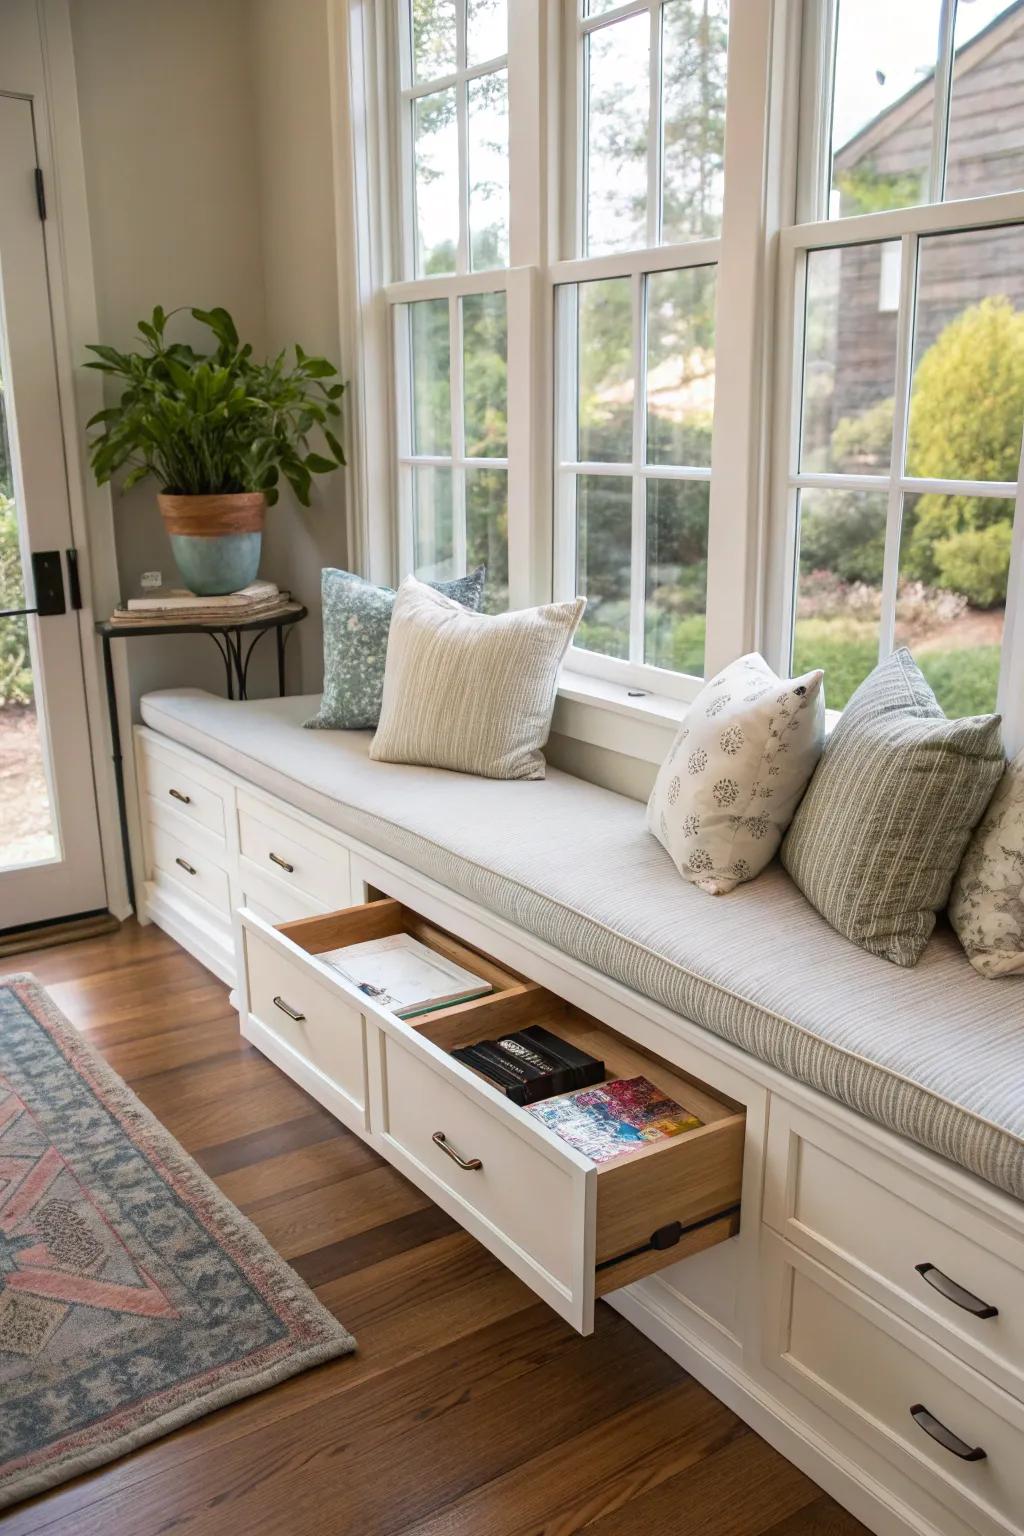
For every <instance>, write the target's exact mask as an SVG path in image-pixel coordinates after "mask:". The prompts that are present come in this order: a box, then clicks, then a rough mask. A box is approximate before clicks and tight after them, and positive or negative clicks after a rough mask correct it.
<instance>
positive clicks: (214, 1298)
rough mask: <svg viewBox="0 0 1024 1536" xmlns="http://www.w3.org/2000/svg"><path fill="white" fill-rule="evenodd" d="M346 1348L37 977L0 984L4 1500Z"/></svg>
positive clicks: (346, 1339) (340, 1333) (330, 1321)
mask: <svg viewBox="0 0 1024 1536" xmlns="http://www.w3.org/2000/svg"><path fill="white" fill-rule="evenodd" d="M354 1348H355V1341H354V1340H353V1338H352V1336H351V1335H350V1334H349V1333H348V1332H347V1331H346V1330H345V1329H344V1328H343V1327H342V1326H341V1324H340V1323H338V1322H337V1321H336V1320H335V1319H334V1318H333V1317H332V1316H331V1314H330V1313H329V1312H328V1311H327V1310H326V1309H325V1308H324V1307H322V1306H321V1305H320V1303H319V1302H318V1301H317V1300H316V1298H315V1297H314V1295H313V1294H312V1292H311V1291H310V1290H309V1289H308V1288H307V1287H306V1286H305V1285H304V1284H303V1282H302V1281H301V1280H300V1279H299V1278H298V1276H297V1275H296V1274H295V1273H294V1271H293V1270H291V1269H290V1268H289V1267H288V1265H287V1264H286V1263H285V1262H284V1260H283V1259H282V1258H280V1257H279V1256H278V1254H276V1253H275V1252H274V1250H273V1249H272V1248H271V1247H270V1245H269V1244H268V1243H267V1241H266V1239H265V1238H264V1237H263V1236H262V1235H261V1233H260V1232H258V1231H257V1229H256V1228H255V1227H254V1226H253V1225H252V1224H251V1223H250V1222H249V1221H248V1220H246V1218H245V1217H244V1216H242V1215H241V1213H240V1212H239V1211H238V1210H236V1208H235V1207H234V1206H233V1205H232V1204H231V1203H230V1201H228V1200H226V1199H225V1198H224V1196H223V1195H222V1194H221V1193H220V1192H219V1190H218V1189H217V1187H216V1185H215V1184H213V1183H212V1182H211V1180H210V1179H208V1178H207V1177H206V1175H205V1174H204V1173H203V1172H202V1170H201V1169H200V1168H199V1167H198V1166H197V1164H196V1163H195V1162H194V1161H193V1159H192V1158H190V1157H189V1156H188V1155H187V1154H186V1153H185V1152H184V1151H183V1150H182V1148H181V1147H180V1146H179V1145H178V1143H177V1142H176V1141H175V1140H174V1138H173V1137H172V1136H171V1135H170V1133H169V1132H168V1131H166V1130H165V1129H164V1127H163V1126H162V1125H160V1124H159V1123H158V1122H157V1121H156V1120H155V1119H154V1118H153V1116H152V1115H151V1114H150V1113H149V1111H148V1110H147V1109H146V1108H145V1106H144V1105H143V1104H142V1103H141V1102H140V1101H139V1099H137V1098H136V1096H135V1094H133V1093H132V1092H131V1090H130V1089H129V1088H128V1087H126V1085H125V1084H124V1083H123V1082H122V1081H121V1079H120V1078H119V1077H118V1076H117V1075H116V1073H114V1072H112V1071H111V1070H110V1068H109V1067H107V1066H106V1064H105V1063H104V1062H103V1061H102V1059H101V1058H100V1057H99V1056H98V1055H97V1054H96V1052H95V1051H94V1050H93V1049H92V1048H91V1047H90V1046H88V1045H86V1043H85V1042H84V1041H83V1040H82V1038H81V1037H80V1036H79V1035H78V1034H77V1032H76V1031H75V1030H74V1028H73V1027H72V1026H71V1025H70V1024H69V1022H68V1021H67V1019H65V1018H64V1016H63V1015H62V1014H61V1013H60V1012H59V1010H58V1009H57V1008H56V1007H55V1006H54V1005H53V1003H52V1002H51V1000H50V999H49V997H48V996H47V994H46V992H45V991H44V989H43V988H42V987H41V986H39V985H38V983H36V982H35V981H33V979H32V978H31V977H29V976H13V977H8V978H6V979H5V980H3V981H0V1508H3V1507H5V1506H6V1505H8V1504H12V1503H14V1502H15V1501H17V1500H18V1499H24V1498H27V1497H29V1495H31V1494H34V1493H39V1492H41V1491H42V1490H43V1489H45V1488H50V1487H52V1486H53V1485H54V1484H56V1483H60V1482H63V1481H64V1480H65V1479H67V1478H70V1477H74V1476H76V1475H77V1474H78V1473H80V1472H84V1471H87V1470H89V1469H90V1468H93V1467H98V1466H100V1465H102V1464H103V1463H104V1462H107V1461H111V1460H113V1459H114V1458H115V1457H117V1456H123V1455H124V1454H125V1453H126V1452H128V1451H130V1450H134V1449H135V1447H137V1446H139V1445H143V1444H145V1443H146V1442H147V1441H149V1440H154V1439H156V1438H157V1437H158V1436H160V1435H165V1434H167V1433H168V1432H169V1431H170V1430H173V1429H177V1428H178V1427H179V1426H180V1425H182V1424H187V1423H188V1422H189V1421H190V1420H192V1419H196V1418H199V1417H200V1416H201V1415H202V1414H205V1413H209V1412H210V1411H211V1410H212V1409H214V1408H220V1407H223V1406H224V1405H225V1404H227V1403H232V1402H235V1401H236V1400H237V1399H238V1398H241V1397H246V1396H248V1395H249V1394H250V1393H253V1392H260V1391H262V1390H263V1389H264V1388H265V1387H269V1386H272V1385H274V1384H275V1383H276V1382H279V1381H283V1380H284V1379H285V1378H286V1377H288V1376H292V1375H295V1374H296V1373H297V1372H298V1371H303V1370H305V1369H306V1368H307V1367H308V1366H312V1365H318V1364H320V1363H321V1362H322V1361H325V1360H330V1359H332V1358H333V1357H335V1356H337V1355H343V1354H347V1353H349V1352H350V1351H351V1350H352V1349H354Z"/></svg>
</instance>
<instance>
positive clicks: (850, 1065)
mask: <svg viewBox="0 0 1024 1536" xmlns="http://www.w3.org/2000/svg"><path fill="white" fill-rule="evenodd" d="M316 703H317V701H316V699H310V698H292V699H267V700H258V701H251V702H248V703H244V704H240V703H231V702H229V701H227V700H225V699H220V698H215V697H213V695H211V694H207V693H202V692H200V691H197V690H192V689H180V690H174V691H169V692H163V693H154V694H149V695H147V696H146V697H145V698H143V700H142V716H143V719H144V720H145V722H146V723H147V725H149V726H151V727H152V728H153V729H154V730H156V731H160V732H162V733H163V734H165V735H167V736H170V737H173V738H174V739H175V740H177V741H180V742H181V743H182V744H183V745H185V746H188V747H192V748H194V749H195V750H196V751H198V752H202V753H204V754H205V755H206V756H208V757H210V758H211V759H213V760H214V761H216V762H218V763H221V764H223V765H224V766H225V767H226V768H228V769H230V770H231V771H232V772H234V773H237V774H238V775H240V776H241V777H242V778H245V779H248V780H250V781H251V782H252V783H255V784H258V785H260V786H262V787H263V788H264V789H266V790H268V791H269V792H270V793H272V794H275V795H278V796H280V797H281V798H282V799H284V800H286V801H288V802H289V803H291V804H293V805H295V806H298V807H300V808H301V809H302V810H304V811H307V812H308V813H309V814H310V815H313V816H315V817H318V818H319V819H320V820H322V821H325V822H327V823H329V824H330V825H332V826H334V827H337V828H338V829H339V830H340V831H341V832H344V833H349V834H351V835H352V836H354V837H357V838H359V839H361V840H362V841H363V842H365V843H367V844H369V845H370V846H372V847H374V848H377V849H379V850H381V851H382V852H385V853H388V854H391V855H393V856H394V857H395V858H398V859H401V860H402V861H403V862H405V863H406V864H409V865H410V866H412V867H414V868H416V869H418V870H421V871H422V872H423V873H425V874H427V875H430V876H432V877H433V878H434V879H436V880H438V881H440V882H441V883H442V884H443V885H445V886H447V887H449V888H450V889H452V890H455V891H459V892H461V893H463V894H464V895H465V896H467V897H469V898H471V899H472V900H474V901H476V902H478V903H479V904H480V905H481V906H483V907H486V908H488V909H490V910H491V911H493V912H495V913H498V914H500V915H501V916H502V917H504V918H507V919H508V920H509V921H511V922H513V923H515V924H517V925H518V926H519V927H521V928H523V929H526V930H528V931H529V932H531V933H533V934H535V935H537V936H538V937H539V938H541V939H544V940H546V941H547V942H548V943H550V944H553V945H554V946H555V947H556V948H557V949H559V950H561V951H562V952H564V953H566V954H569V955H573V956H575V957H576V958H577V959H579V960H581V961H584V962H586V963H587V964H588V965H592V966H594V967H595V968H596V969H598V970H600V971H602V972H604V973H605V974H606V975H609V976H612V977H614V978H615V979H616V980H618V981H621V982H623V983H625V985H626V986H628V987H631V988H633V989H634V990H635V991H636V992H639V993H642V994H643V995H645V996H647V997H650V998H653V999H654V1000H655V1001H656V1002H659V1003H662V1004H664V1005H666V1006H667V1007H668V1008H670V1009H672V1010H673V1011H674V1012H676V1013H678V1014H680V1015H682V1016H683V1017H685V1018H687V1019H691V1020H693V1021H694V1022H695V1023H697V1024H699V1025H701V1026H702V1027H703V1028H705V1029H707V1030H709V1031H711V1032H713V1033H714V1034H716V1035H720V1036H722V1037H723V1038H724V1039H726V1040H730V1041H732V1042H734V1043H735V1044H736V1045H738V1046H740V1047H742V1048H743V1049H744V1050H746V1051H748V1052H750V1053H751V1054H752V1055H753V1056H756V1057H758V1058H759V1059H760V1060H762V1061H765V1062H768V1063H769V1064H770V1065H771V1066H773V1067H776V1068H778V1069H779V1070H780V1071H782V1072H784V1073H786V1074H787V1075H788V1076H790V1077H793V1078H795V1079H797V1080H799V1081H801V1082H804V1083H809V1084H810V1085H811V1086H812V1087H814V1088H817V1089H819V1090H820V1091H821V1092H823V1093H826V1094H829V1095H830V1096H831V1097H832V1098H835V1099H838V1100H839V1101H840V1102H842V1103H844V1104H847V1105H848V1106H849V1107H850V1108H851V1109H854V1110H858V1111H859V1112H860V1113H861V1114H864V1115H866V1116H868V1117H869V1118H870V1119H873V1120H876V1121H878V1122H879V1123H880V1124H882V1125H885V1126H887V1127H888V1128H889V1129H890V1130H893V1131H896V1132H898V1133H900V1134H901V1135H904V1136H907V1137H909V1138H910V1139H912V1140H913V1141H916V1142H919V1143H920V1144H921V1145H922V1146H925V1147H928V1148H930V1149H931V1150H932V1151H935V1152H938V1153H940V1154H942V1155H943V1156H945V1157H947V1158H950V1159H951V1160H952V1161H954V1162H956V1163H959V1164H960V1165H961V1166H962V1167H964V1168H967V1169H969V1170H970V1171H972V1172H974V1173H977V1174H979V1175H981V1177H982V1178H984V1179H987V1180H988V1181H989V1182H990V1183H992V1184H995V1185H997V1186H999V1187H1000V1188H1002V1189H1005V1190H1008V1191H1009V1192H1010V1193H1011V1194H1014V1195H1016V1196H1017V1197H1018V1198H1021V1199H1024V1009H1022V1003H1021V993H1020V981H1019V978H1009V979H1007V980H999V981H990V980H986V979H985V978H983V977H981V976H979V975H978V974H977V973H976V972H975V971H974V970H973V968H972V967H971V965H970V963H969V961H968V960H967V958H966V956H965V955H964V953H963V951H962V950H961V948H960V945H959V943H958V942H957V940H956V938H955V937H954V935H953V934H952V933H950V932H949V931H948V930H945V929H942V928H940V930H939V931H937V932H936V934H935V935H934V936H933V938H932V940H931V942H930V943H929V945H928V947H927V949H926V950H925V953H924V955H923V956H922V958H921V960H920V961H919V963H918V965H917V966H916V967H915V968H914V969H912V970H902V969H899V968H897V967H895V966H892V965H890V964H889V963H888V962H887V961H885V960H881V959H879V958H878V957H876V956H874V955H870V954H867V953H865V952H864V951H863V950H860V949H858V948H856V947H855V946H854V945H852V944H850V943H849V942H848V941H847V940H846V939H843V938H842V937H840V935H839V934H837V933H835V932H834V931H833V930H832V929H831V928H830V927H829V926H828V924H827V923H826V922H825V920H824V918H822V917H819V916H818V914H817V913H816V912H815V911H814V910H813V908H812V907H811V906H810V905H809V904H808V902H806V901H805V900H804V898H803V897H802V896H801V894H800V892H799V891H798V890H797V889H796V886H795V885H794V884H793V883H792V881H791V880H790V879H789V877H788V876H787V875H786V874H785V873H784V872H783V870H782V869H781V868H780V867H779V866H778V865H777V864H775V865H773V866H771V867H770V868H769V869H768V870H767V871H766V872H765V873H764V874H763V875H762V876H761V877H760V878H759V879H757V880H754V881H751V882H750V883H749V884H746V885H743V886H739V887H738V888H737V889H736V890H735V891H733V892H732V893H731V895H730V896H729V898H728V900H727V901H709V900H708V898H707V896H706V895H705V894H704V892H702V891H699V890H698V889H697V888H696V887H695V886H692V885H689V884H687V883H685V882H684V881H681V880H680V879H679V876H678V875H677V873H676V871H675V869H674V867H673V865H672V861H671V859H670V858H669V856H668V854H667V853H666V852H665V850H664V849H663V848H662V847H661V846H660V845H659V844H658V843H657V842H656V841H655V840H654V838H652V837H651V836H650V834H649V832H648V831H647V828H646V826H645V813H644V807H643V806H642V805H641V804H639V803H638V802H636V801H633V800H629V799H627V798H625V797H624V796H621V795H616V794H612V793H611V792H610V791H608V790H604V789H600V788H598V787H596V786H595V785H591V784H587V783H584V782H583V781H581V780H579V779H576V778H573V777H571V776H569V775H567V774H564V773H559V772H557V771H554V770H550V771H549V773H548V777H547V778H546V779H543V780H526V781H517V782H513V783H509V782H503V781H500V780H493V779H476V778H470V777H467V776H466V775H464V774H457V773H449V772H446V771H444V770H440V769H432V768H417V767H408V766H405V765H399V764H392V763H376V762H371V761H370V759H369V755H368V752H369V743H370V735H369V733H368V732H332V733H328V732H310V731H303V730H302V729H301V726H302V722H303V720H306V719H308V718H309V716H310V714H311V713H312V712H313V711H314V710H315V708H316Z"/></svg>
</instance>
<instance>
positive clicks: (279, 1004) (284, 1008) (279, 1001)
mask: <svg viewBox="0 0 1024 1536" xmlns="http://www.w3.org/2000/svg"><path fill="white" fill-rule="evenodd" d="M274 1007H275V1008H280V1010H281V1012H282V1013H286V1014H287V1015H288V1017H289V1018H290V1019H294V1020H295V1022H296V1024H304V1023H305V1022H306V1015H305V1014H304V1013H296V1011H295V1009H294V1008H293V1007H292V1006H291V1004H290V1003H286V1002H285V1000H284V998H283V997H275V998H274Z"/></svg>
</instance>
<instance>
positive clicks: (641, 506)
mask: <svg viewBox="0 0 1024 1536" xmlns="http://www.w3.org/2000/svg"><path fill="white" fill-rule="evenodd" d="M646 286H647V279H646V277H645V276H644V275H643V273H642V272H635V273H634V274H633V279H632V299H633V306H632V307H633V455H632V457H633V496H632V516H631V520H630V521H631V536H630V562H629V659H630V661H631V662H632V663H633V664H634V665H635V666H641V665H642V664H643V660H644V610H645V607H646V599H647V481H646V477H645V475H644V461H645V459H646V457H647V369H646V354H647V324H646V311H647V304H646Z"/></svg>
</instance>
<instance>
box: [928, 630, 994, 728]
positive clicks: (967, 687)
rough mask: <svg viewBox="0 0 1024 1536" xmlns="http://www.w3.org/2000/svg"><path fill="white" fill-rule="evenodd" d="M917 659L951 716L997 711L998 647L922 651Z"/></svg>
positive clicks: (940, 701) (936, 695) (937, 696)
mask: <svg viewBox="0 0 1024 1536" xmlns="http://www.w3.org/2000/svg"><path fill="white" fill-rule="evenodd" d="M914 659H915V660H916V662H917V664H918V666H919V667H920V668H921V671H922V672H923V673H924V675H925V677H926V678H927V679H928V681H929V683H931V685H932V687H933V688H934V689H935V697H936V698H937V699H938V701H939V703H940V704H941V705H942V707H943V709H944V710H945V711H946V714H947V715H950V716H961V715H987V714H991V712H992V711H993V710H994V709H995V707H996V687H997V685H998V682H999V647H998V645H979V646H977V647H975V648H974V649H973V650H964V651H922V652H920V654H919V655H917V656H916V657H915V658H914Z"/></svg>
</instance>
